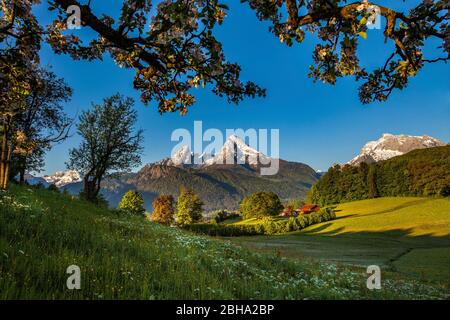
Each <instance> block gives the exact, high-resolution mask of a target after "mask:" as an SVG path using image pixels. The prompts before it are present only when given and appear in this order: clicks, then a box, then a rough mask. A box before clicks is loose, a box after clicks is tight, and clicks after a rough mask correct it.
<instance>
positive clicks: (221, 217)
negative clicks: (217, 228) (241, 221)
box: [213, 210, 240, 223]
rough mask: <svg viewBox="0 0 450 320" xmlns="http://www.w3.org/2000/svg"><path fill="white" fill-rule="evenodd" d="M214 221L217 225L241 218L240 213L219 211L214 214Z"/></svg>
mask: <svg viewBox="0 0 450 320" xmlns="http://www.w3.org/2000/svg"><path fill="white" fill-rule="evenodd" d="M213 216H214V221H215V222H216V223H221V222H224V221H225V220H228V219H234V218H237V217H240V215H239V213H237V212H234V211H229V210H217V211H214V212H213Z"/></svg>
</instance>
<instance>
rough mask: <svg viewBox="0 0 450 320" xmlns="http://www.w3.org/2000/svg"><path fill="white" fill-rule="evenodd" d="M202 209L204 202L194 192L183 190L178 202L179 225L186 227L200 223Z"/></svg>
mask: <svg viewBox="0 0 450 320" xmlns="http://www.w3.org/2000/svg"><path fill="white" fill-rule="evenodd" d="M202 207H203V202H202V201H201V200H200V198H199V196H198V195H197V194H196V193H195V192H194V191H192V190H188V189H185V188H182V189H181V194H180V196H179V197H178V200H177V223H178V224H180V225H184V224H192V223H194V222H198V221H200V219H201V218H202V211H203V209H202Z"/></svg>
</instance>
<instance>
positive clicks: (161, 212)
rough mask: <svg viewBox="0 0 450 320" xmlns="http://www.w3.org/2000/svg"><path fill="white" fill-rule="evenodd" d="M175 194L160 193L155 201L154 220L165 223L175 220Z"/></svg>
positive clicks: (169, 223)
mask: <svg viewBox="0 0 450 320" xmlns="http://www.w3.org/2000/svg"><path fill="white" fill-rule="evenodd" d="M174 202H175V200H174V199H173V196H171V195H164V194H162V195H160V196H158V197H157V198H156V199H155V200H154V201H153V212H152V220H153V221H156V222H159V223H161V224H165V225H171V224H172V223H173V221H174V214H175V208H174Z"/></svg>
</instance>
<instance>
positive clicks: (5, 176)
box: [0, 116, 12, 190]
mask: <svg viewBox="0 0 450 320" xmlns="http://www.w3.org/2000/svg"><path fill="white" fill-rule="evenodd" d="M9 121H10V117H9V116H6V118H5V119H4V120H3V132H2V148H1V154H0V190H6V188H7V186H8V180H9V159H10V158H11V153H12V152H11V151H12V146H11V142H10V141H8V140H9V131H10V125H9Z"/></svg>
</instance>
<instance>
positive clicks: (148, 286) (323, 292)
mask: <svg viewBox="0 0 450 320" xmlns="http://www.w3.org/2000/svg"><path fill="white" fill-rule="evenodd" d="M0 201H1V203H0V210H1V211H0V298H1V299H27V298H34V299H74V298H75V299H304V298H308V299H348V298H354V299H398V298H401V299H418V298H419V299H436V298H441V299H445V298H448V286H447V285H446V284H444V283H437V282H430V281H428V280H426V281H425V280H424V279H420V278H417V277H413V276H409V275H403V274H400V273H398V272H391V271H388V272H386V273H384V274H383V287H382V289H381V290H375V291H369V290H368V289H367V288H366V281H367V274H366V270H365V268H364V267H361V266H357V265H346V264H342V263H333V262H330V261H317V260H314V259H298V256H296V259H290V258H288V257H284V255H283V254H273V253H271V252H269V253H264V252H262V253H261V252H256V251H255V250H249V249H247V248H243V247H241V246H236V245H235V244H234V243H232V242H230V241H228V240H222V239H212V238H208V237H203V236H195V235H193V234H191V233H188V232H186V231H183V230H179V229H177V228H170V227H164V226H161V225H158V224H155V223H153V222H150V221H147V220H145V219H143V218H141V217H135V216H126V215H123V214H119V213H118V212H117V211H114V210H108V209H101V208H98V207H95V206H93V205H91V204H89V203H88V202H85V201H81V200H78V199H76V198H74V197H72V196H69V195H64V194H58V193H55V192H52V191H48V190H38V189H32V188H28V187H17V186H12V187H11V189H10V190H9V191H8V192H6V193H2V195H1V198H0ZM342 215H343V214H342ZM343 220H344V218H343V219H342V221H343ZM333 223H337V222H333ZM339 223H340V221H339ZM320 228H321V231H320V230H318V229H320ZM326 228H329V229H330V230H328V231H326V230H325V229H326ZM314 230H316V231H314ZM331 230H332V227H328V226H321V227H319V226H315V227H314V229H313V230H308V231H307V232H305V233H302V235H289V236H285V237H284V236H283V237H284V238H285V239H289V237H291V238H292V239H297V238H296V237H310V239H313V238H315V239H316V241H319V242H320V241H322V240H321V239H322V237H323V238H326V237H328V238H332V237H331V236H330V235H326V233H325V232H330V231H331ZM321 233H322V234H321ZM283 237H274V239H280V240H281V239H282V238H283ZM335 237H336V239H338V236H335ZM339 237H340V235H339ZM255 239H256V238H255ZM258 239H261V238H258ZM299 239H300V238H298V239H297V240H295V241H297V243H300V241H298V240H299ZM437 239H441V240H436V241H437V242H436V243H441V244H442V245H443V244H444V242H443V241H444V240H442V239H444V238H437ZM274 241H275V240H274ZM255 243H256V242H255ZM260 243H262V242H260ZM288 243H289V242H288ZM429 246H430V247H431V243H430V244H429ZM435 248H436V246H435ZM300 251H301V250H300ZM300 251H298V252H300ZM410 253H415V252H414V251H411V252H410ZM416 253H417V252H416ZM418 254H420V252H418ZM427 254H431V255H433V254H436V255H439V253H432V252H428V253H427ZM287 256H289V255H287ZM405 259H413V260H414V259H415V257H414V256H408V255H405ZM405 261H406V260H405ZM440 263H443V264H444V265H445V261H441V262H440ZM70 265H77V266H79V267H80V270H81V289H80V290H68V289H67V287H66V281H67V277H68V276H69V275H68V274H67V273H66V270H67V267H68V266H70ZM406 265H408V264H407V263H406ZM444 265H443V267H444ZM405 268H407V267H405ZM418 272H420V270H418ZM436 275H439V273H436Z"/></svg>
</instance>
